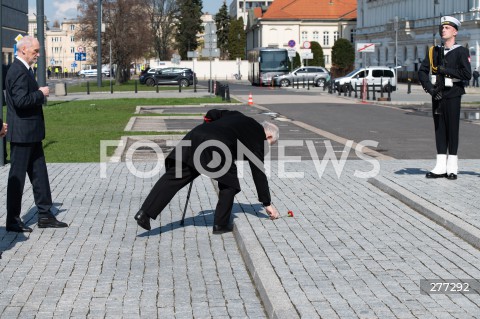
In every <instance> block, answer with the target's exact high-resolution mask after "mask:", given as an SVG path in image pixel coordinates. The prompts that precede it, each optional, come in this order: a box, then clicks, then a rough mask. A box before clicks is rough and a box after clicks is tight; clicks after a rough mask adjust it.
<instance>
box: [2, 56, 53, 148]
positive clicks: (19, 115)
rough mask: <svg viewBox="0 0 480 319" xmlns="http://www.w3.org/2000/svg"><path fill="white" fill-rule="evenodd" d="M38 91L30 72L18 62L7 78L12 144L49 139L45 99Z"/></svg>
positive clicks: (8, 137) (9, 129) (10, 69)
mask: <svg viewBox="0 0 480 319" xmlns="http://www.w3.org/2000/svg"><path fill="white" fill-rule="evenodd" d="M38 88H39V86H38V84H37V81H35V79H34V77H33V76H32V75H31V73H30V71H29V70H28V69H27V68H26V67H25V65H24V64H23V63H22V62H21V61H20V60H18V59H15V61H14V62H13V63H12V65H11V66H10V68H9V69H8V72H7V76H6V79H5V89H6V100H7V123H8V132H7V140H8V141H9V142H14V143H35V142H41V141H42V140H43V139H44V138H45V121H44V117H43V109H42V105H43V102H44V96H43V93H42V92H41V91H39V90H38Z"/></svg>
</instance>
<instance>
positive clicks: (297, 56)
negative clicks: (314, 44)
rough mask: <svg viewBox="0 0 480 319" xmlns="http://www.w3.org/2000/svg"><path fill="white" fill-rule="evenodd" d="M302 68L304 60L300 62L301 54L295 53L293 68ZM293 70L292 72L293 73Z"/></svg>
mask: <svg viewBox="0 0 480 319" xmlns="http://www.w3.org/2000/svg"><path fill="white" fill-rule="evenodd" d="M301 66H302V60H300V54H298V52H297V53H295V57H294V58H293V66H292V67H293V69H296V68H299V67H301ZM293 69H292V70H293ZM292 70H290V71H292Z"/></svg>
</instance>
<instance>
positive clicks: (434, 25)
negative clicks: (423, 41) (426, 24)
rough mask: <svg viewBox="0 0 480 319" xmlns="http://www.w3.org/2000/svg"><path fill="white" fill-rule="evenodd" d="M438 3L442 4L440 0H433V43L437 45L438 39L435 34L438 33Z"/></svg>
mask: <svg viewBox="0 0 480 319" xmlns="http://www.w3.org/2000/svg"><path fill="white" fill-rule="evenodd" d="M437 4H440V3H439V2H438V0H433V23H432V24H433V45H434V46H435V45H437V40H436V39H435V34H436V33H437V30H436V24H435V19H436V18H437V13H436V11H437Z"/></svg>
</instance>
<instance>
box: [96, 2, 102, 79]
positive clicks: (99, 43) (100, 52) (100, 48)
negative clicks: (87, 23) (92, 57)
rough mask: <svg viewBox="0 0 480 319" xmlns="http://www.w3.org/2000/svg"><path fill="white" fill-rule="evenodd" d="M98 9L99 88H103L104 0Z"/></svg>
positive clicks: (99, 3)
mask: <svg viewBox="0 0 480 319" xmlns="http://www.w3.org/2000/svg"><path fill="white" fill-rule="evenodd" d="M97 9H98V10H97V11H98V12H97V86H98V87H102V0H98V7H97Z"/></svg>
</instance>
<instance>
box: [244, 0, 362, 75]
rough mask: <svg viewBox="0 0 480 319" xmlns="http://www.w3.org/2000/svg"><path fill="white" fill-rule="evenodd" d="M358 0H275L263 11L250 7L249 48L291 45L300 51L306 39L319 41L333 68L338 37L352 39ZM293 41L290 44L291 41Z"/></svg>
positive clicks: (326, 59)
mask: <svg viewBox="0 0 480 319" xmlns="http://www.w3.org/2000/svg"><path fill="white" fill-rule="evenodd" d="M356 17H357V1H356V0H341V1H339V0H275V2H273V3H272V5H271V6H270V7H269V8H268V9H267V10H266V11H263V10H262V9H261V8H254V9H252V10H250V11H249V14H248V21H247V30H246V31H247V50H250V49H253V48H257V47H272V48H290V47H291V46H290V45H291V43H295V45H294V46H293V47H291V48H293V49H295V50H296V51H297V52H298V53H299V54H300V53H301V49H302V47H303V43H305V42H306V41H308V42H311V41H315V42H318V43H319V44H320V46H321V47H322V49H323V54H324V57H325V67H327V68H330V67H331V63H332V59H331V54H332V53H331V52H332V48H333V45H334V44H335V41H336V40H337V39H339V38H345V39H348V40H350V41H351V42H352V44H353V41H354V34H355V29H356ZM289 43H290V45H289Z"/></svg>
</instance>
